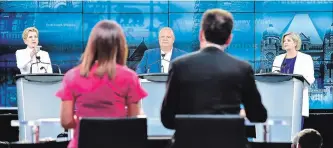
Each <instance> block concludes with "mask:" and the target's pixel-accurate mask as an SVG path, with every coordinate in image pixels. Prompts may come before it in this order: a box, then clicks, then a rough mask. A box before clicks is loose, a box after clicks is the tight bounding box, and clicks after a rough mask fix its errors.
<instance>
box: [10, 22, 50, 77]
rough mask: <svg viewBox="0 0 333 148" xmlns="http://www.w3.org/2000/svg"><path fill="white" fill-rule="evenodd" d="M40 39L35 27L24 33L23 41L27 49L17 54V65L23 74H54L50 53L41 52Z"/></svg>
mask: <svg viewBox="0 0 333 148" xmlns="http://www.w3.org/2000/svg"><path fill="white" fill-rule="evenodd" d="M38 37H39V31H38V30H37V28H35V27H28V28H26V29H24V31H23V33H22V39H23V41H24V43H25V44H26V45H27V47H26V48H25V49H20V50H17V51H16V52H15V55H16V65H17V68H19V69H20V72H21V74H28V73H53V70H52V65H51V60H50V56H49V53H48V52H46V51H43V50H40V48H41V46H39V45H38V43H39V40H38Z"/></svg>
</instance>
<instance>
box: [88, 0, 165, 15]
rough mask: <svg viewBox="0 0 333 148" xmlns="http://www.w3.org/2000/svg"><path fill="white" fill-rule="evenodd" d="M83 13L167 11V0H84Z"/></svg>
mask: <svg viewBox="0 0 333 148" xmlns="http://www.w3.org/2000/svg"><path fill="white" fill-rule="evenodd" d="M83 11H84V13H168V2H167V1H135V2H134V1H84V2H83Z"/></svg>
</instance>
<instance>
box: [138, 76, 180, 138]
mask: <svg viewBox="0 0 333 148" xmlns="http://www.w3.org/2000/svg"><path fill="white" fill-rule="evenodd" d="M139 78H140V83H141V86H142V87H143V88H144V89H145V90H146V91H147V92H148V96H147V97H146V98H144V99H143V101H142V105H141V106H142V108H143V111H144V113H145V114H146V116H147V127H148V136H149V137H160V136H161V137H171V136H172V135H173V134H174V130H169V129H167V128H165V127H164V126H163V125H162V122H161V118H160V112H161V106H162V102H163V99H164V95H165V91H166V81H167V78H168V74H166V73H149V74H141V75H139Z"/></svg>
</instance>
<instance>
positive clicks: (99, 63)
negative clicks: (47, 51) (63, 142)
mask: <svg viewBox="0 0 333 148" xmlns="http://www.w3.org/2000/svg"><path fill="white" fill-rule="evenodd" d="M127 52H128V49H127V43H126V39H125V35H124V32H123V30H122V28H121V27H120V25H119V24H118V23H116V22H114V21H106V20H105V21H100V22H98V23H97V24H96V25H95V27H94V28H93V29H92V32H91V34H90V36H89V40H88V43H87V46H86V49H85V51H84V53H83V56H82V61H81V64H80V65H79V66H77V67H74V68H73V69H71V70H69V71H68V72H67V73H66V74H65V76H64V78H63V82H62V87H61V88H60V90H59V91H58V92H57V94H56V96H58V97H59V98H61V100H62V103H61V113H60V119H61V125H62V126H63V127H64V128H66V129H69V128H74V138H73V139H72V141H71V142H70V144H69V145H68V148H77V147H78V143H77V142H78V133H79V131H78V129H79V125H78V124H79V118H80V117H105V118H112V117H115V118H121V117H135V116H137V115H140V114H141V113H142V112H141V107H140V101H141V99H143V98H144V97H146V96H147V93H146V91H145V90H143V88H142V87H141V86H140V83H139V78H138V76H137V74H136V73H135V72H134V71H132V70H131V69H129V68H127V67H126V58H127ZM74 106H75V110H74ZM124 132H125V131H124Z"/></svg>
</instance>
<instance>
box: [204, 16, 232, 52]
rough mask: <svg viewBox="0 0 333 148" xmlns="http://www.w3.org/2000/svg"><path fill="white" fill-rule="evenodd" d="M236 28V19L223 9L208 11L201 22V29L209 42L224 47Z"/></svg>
mask: <svg viewBox="0 0 333 148" xmlns="http://www.w3.org/2000/svg"><path fill="white" fill-rule="evenodd" d="M233 26H234V19H233V16H232V14H231V13H230V12H228V11H225V10H222V9H210V10H207V11H206V12H205V13H204V14H203V16H202V20H201V29H202V30H203V32H204V33H205V38H206V40H207V41H208V42H211V43H214V44H219V45H224V44H225V43H226V42H227V40H228V38H229V36H230V34H231V32H232V28H233Z"/></svg>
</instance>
